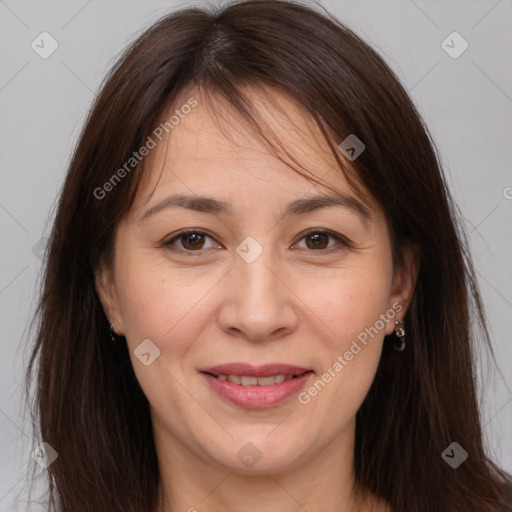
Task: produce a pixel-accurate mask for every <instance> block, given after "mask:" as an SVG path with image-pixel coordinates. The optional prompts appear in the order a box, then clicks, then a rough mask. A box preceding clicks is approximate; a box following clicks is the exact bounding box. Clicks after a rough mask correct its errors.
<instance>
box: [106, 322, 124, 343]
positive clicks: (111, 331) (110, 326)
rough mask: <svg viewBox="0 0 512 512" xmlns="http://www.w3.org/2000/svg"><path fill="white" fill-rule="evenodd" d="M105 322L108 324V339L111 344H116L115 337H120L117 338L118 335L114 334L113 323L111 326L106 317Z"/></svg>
mask: <svg viewBox="0 0 512 512" xmlns="http://www.w3.org/2000/svg"><path fill="white" fill-rule="evenodd" d="M107 322H108V324H109V329H108V334H109V336H110V339H111V340H112V341H113V342H116V341H117V340H116V336H117V337H118V338H120V337H121V336H119V335H118V334H116V333H115V332H114V324H113V323H112V324H111V323H110V320H109V318H108V316H107Z"/></svg>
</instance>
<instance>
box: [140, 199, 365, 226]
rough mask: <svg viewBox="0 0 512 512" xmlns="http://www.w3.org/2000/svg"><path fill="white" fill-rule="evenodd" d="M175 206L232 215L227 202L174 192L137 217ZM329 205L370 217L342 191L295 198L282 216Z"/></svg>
mask: <svg viewBox="0 0 512 512" xmlns="http://www.w3.org/2000/svg"><path fill="white" fill-rule="evenodd" d="M176 207H181V208H186V209H188V210H193V211H197V212H201V213H208V214H211V215H219V214H225V215H231V216H232V215H234V211H233V208H232V206H231V205H230V204H229V203H226V202H224V201H219V200H218V199H215V198H213V197H209V196H199V195H193V196H191V195H185V194H174V195H171V196H169V197H166V198H165V199H163V200H162V201H160V202H159V203H157V204H155V205H154V206H152V207H151V208H149V209H148V210H146V211H145V212H144V213H143V214H142V216H141V218H140V219H139V222H142V221H143V220H145V219H147V218H148V217H151V216H153V215H155V214H156V213H158V212H160V211H162V210H166V209H169V208H176ZM331 207H343V208H348V209H350V210H352V211H353V212H354V213H356V214H357V215H358V216H359V217H361V220H363V222H365V223H366V221H367V220H369V219H370V217H371V216H370V212H369V210H368V208H367V207H366V206H365V205H364V204H363V203H361V202H360V201H359V200H357V199H356V198H355V197H352V196H350V195H348V194H345V193H344V192H336V194H335V195H330V194H329V195H317V196H310V197H304V198H301V199H295V200H294V201H291V202H290V203H288V204H287V205H286V208H285V211H284V216H285V217H286V216H289V215H304V214H306V213H311V212H313V211H315V210H319V209H321V208H331Z"/></svg>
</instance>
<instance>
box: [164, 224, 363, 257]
mask: <svg viewBox="0 0 512 512" xmlns="http://www.w3.org/2000/svg"><path fill="white" fill-rule="evenodd" d="M191 234H195V235H205V236H207V237H208V238H211V239H212V240H213V237H212V236H211V235H210V234H209V233H207V232H206V231H203V230H202V229H185V230H183V231H180V232H179V233H177V234H176V235H174V236H173V237H172V238H170V239H169V240H166V241H164V242H163V243H162V244H161V245H162V247H166V248H167V249H169V250H171V251H175V252H181V253H185V254H187V255H188V256H200V255H201V253H202V252H203V251H204V250H208V249H198V250H196V251H191V250H188V249H183V248H177V247H173V245H172V244H173V243H174V242H176V241H178V240H179V239H180V238H184V237H186V236H187V235H191ZM316 234H322V235H324V234H325V235H328V236H329V237H330V238H332V239H334V240H336V241H337V242H338V244H339V245H340V246H338V247H336V246H335V247H330V248H328V249H306V250H307V251H308V252H313V253H316V254H318V253H325V254H331V253H332V252H337V251H342V250H344V249H350V248H352V247H353V246H352V243H351V242H350V241H349V240H348V239H347V238H345V237H343V236H341V235H339V234H337V233H334V232H332V231H329V230H326V229H317V228H315V229H311V230H308V231H306V232H305V233H303V234H302V236H301V238H299V241H301V240H303V239H304V238H306V237H308V236H311V235H316Z"/></svg>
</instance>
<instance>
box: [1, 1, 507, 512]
mask: <svg viewBox="0 0 512 512" xmlns="http://www.w3.org/2000/svg"><path fill="white" fill-rule="evenodd" d="M201 3H202V2H196V5H200V4H201ZM321 3H322V5H324V6H325V7H327V8H328V9H329V10H331V11H332V12H333V13H334V14H335V15H337V16H338V17H339V18H340V19H341V20H342V21H344V22H345V23H347V24H348V25H349V26H351V27H352V28H353V29H355V31H356V32H357V33H358V34H360V35H361V36H362V37H363V38H364V39H365V40H366V41H368V42H370V43H371V44H372V45H373V47H374V48H376V49H377V50H378V51H379V52H380V53H381V54H382V55H383V56H384V57H385V59H386V61H387V62H388V64H389V65H390V66H391V67H392V68H393V70H394V71H395V72H396V73H397V74H398V76H399V77H400V79H401V80H402V82H403V83H404V85H405V86H406V88H407V89H408V90H409V92H410V94H411V96H412V98H413V100H414V101H415V103H416V105H417V106H418V108H419V110H420V112H421V113H422V115H423V117H424V119H425V121H426V123H427V125H428V126H429V128H430V130H431V132H432V134H433V136H434V139H435V141H436V143H437V145H438V148H439V150H440V155H441V158H442V161H443V164H444V166H445V170H446V173H447V177H448V181H449V186H450V188H451V190H452V192H453V194H454V197H455V199H456V201H457V202H458V204H459V206H460V208H461V211H462V214H463V216H464V219H465V224H466V228H467V232H468V237H469V241H470V244H471V248H472V251H473V254H474V259H475V264H476V269H477V272H478V277H479V280H480V283H481V288H482V293H483V297H484V301H485V304H486V307H487V312H488V317H489V321H490V325H491V327H492V332H493V340H494V346H495V352H496V358H497V362H498V368H496V367H494V366H493V365H492V363H489V362H488V361H487V359H486V358H484V359H483V360H482V363H484V368H485V370H484V371H483V372H482V373H481V378H480V380H481V381H482V384H483V385H482V414H483V417H484V420H483V424H484V430H485V435H486V437H487V439H488V443H489V449H490V452H491V454H492V456H493V457H494V458H495V459H496V460H498V461H499V462H500V463H501V464H502V466H503V467H504V468H505V469H507V470H508V471H511V472H512V428H511V426H512V391H511V389H512V351H511V350H510V347H511V342H510V329H511V327H512V322H511V317H512V272H511V266H510V262H511V253H512V251H511V240H512V237H511V235H512V229H511V224H512V223H511V222H510V221H511V219H512V215H511V214H512V173H511V172H510V162H511V160H512V128H511V118H512V67H511V65H510V49H511V48H512V23H511V22H512V2H511V0H500V1H496V0H478V1H460V2H458V1H427V0H414V1H412V0H400V1H355V0H351V1H338V2H336V1H334V0H331V1H323V2H321ZM178 5H179V6H184V5H190V3H183V2H180V3H177V2H173V1H168V2H162V1H159V2H156V1H149V2H130V1H123V2H120V1H100V0H92V1H86V0H84V1H69V0H68V1H61V2H49V1H48V2H46V1H45V2H41V1H38V2H27V1H20V0H5V1H3V0H0V47H1V53H0V111H1V117H0V155H1V164H0V169H1V171H0V180H1V181H0V183H1V186H0V234H1V240H2V251H1V264H0V316H1V322H2V324H1V325H2V338H1V340H0V347H1V357H0V384H1V386H0V390H1V393H0V432H1V436H0V461H1V462H0V510H1V511H4V510H6V511H7V510H17V506H16V505H15V498H16V496H17V494H18V493H19V492H21V491H23V489H24V488H26V485H27V482H26V467H27V463H28V461H29V459H30V451H29V447H30V446H31V431H30V424H29V422H28V418H27V415H26V414H25V413H24V412H23V409H22V377H23V370H24V368H25V365H26V360H27V349H26V339H25V337H26V327H27V323H28V320H29V318H30V315H31V313H32V312H33V309H34V306H35V289H36V286H37V279H38V273H39V271H40V267H41V259H40V253H39V252H38V250H37V249H35V250H33V248H34V246H36V244H38V242H39V241H40V240H41V238H42V237H44V236H46V235H47V234H48V232H49V222H50V221H51V218H52V211H51V208H52V205H53V204H54V201H55V199H56V194H57V191H58V189H59V187H60V186H61V183H62V180H63V177H64V175H65V172H66V167H67V165H68V163H69V159H70V155H71V151H72V148H73V146H74V144H75V142H76V139H77V136H78V134H79V130H80V128H81V126H82V124H83V121H84V118H85V115H86V112H87V110H88V108H89V105H90V104H91V101H92V99H93V98H94V94H95V91H97V89H98V87H99V84H100V82H101V80H102V78H103V76H104V75H105V73H106V71H107V70H108V69H109V67H110V66H111V65H112V64H113V62H114V60H115V58H116V56H117V55H118V54H119V52H120V51H121V49H122V48H123V47H124V46H125V45H126V44H127V43H128V42H130V41H131V40H132V39H133V38H134V37H135V36H136V35H137V34H139V33H140V31H141V29H142V28H145V27H147V26H149V25H150V24H151V23H152V22H153V21H155V20H156V19H157V18H158V17H159V16H161V15H162V14H164V13H165V12H167V11H169V10H172V9H173V8H174V7H176V6H178ZM43 31H47V32H49V33H50V34H51V36H52V37H53V38H54V39H55V40H56V41H57V42H58V45H59V46H58V48H57V50H56V51H55V52H54V53H53V54H52V55H51V56H50V57H49V58H47V59H42V58H41V57H40V56H39V55H38V54H37V53H36V52H35V51H34V50H33V49H32V48H31V43H32V41H33V40H35V39H36V38H37V37H38V36H39V34H40V33H41V32H43ZM453 31H457V32H459V33H460V34H461V35H462V37H463V38H464V39H465V40H466V41H467V42H468V44H469V47H468V49H467V50H466V51H465V52H464V53H462V54H461V55H460V56H459V57H458V58H456V59H454V58H452V57H450V56H449V55H448V54H447V53H446V52H445V50H444V49H443V47H442V46H441V43H442V41H443V40H445V38H446V37H447V36H448V35H449V34H451V33H452V32H453ZM448 41H450V40H448ZM448 44H450V45H452V43H451V42H449V43H448ZM453 45H454V48H455V50H456V49H458V48H460V43H459V42H457V41H455V42H454V43H453ZM42 245H43V246H44V242H43V243H42ZM440 250H442V248H440ZM469 456H471V454H469ZM418 464H421V460H419V461H418ZM39 474H42V470H40V471H39ZM36 509H37V510H40V508H38V507H36V506H35V505H31V507H30V510H36ZM41 510H42V509H41Z"/></svg>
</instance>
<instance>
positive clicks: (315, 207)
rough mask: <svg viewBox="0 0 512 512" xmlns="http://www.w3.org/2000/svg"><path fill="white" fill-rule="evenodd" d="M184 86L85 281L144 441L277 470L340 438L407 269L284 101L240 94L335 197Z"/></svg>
mask: <svg viewBox="0 0 512 512" xmlns="http://www.w3.org/2000/svg"><path fill="white" fill-rule="evenodd" d="M191 96H193V97H194V98H195V99H196V100H197V105H196V106H195V107H193V108H191V109H184V110H181V111H180V112H181V114H182V115H180V116H179V122H178V123H177V124H176V125H175V126H174V128H173V129H172V132H171V133H170V137H169V141H168V148H167V147H166V146H167V141H165V145H164V144H163V143H162V144H160V145H158V146H157V147H156V148H155V149H153V150H151V151H152V153H151V155H150V156H149V158H150V159H151V160H150V161H151V166H150V168H149V169H147V171H148V174H147V175H146V176H145V177H144V180H143V181H142V183H141V186H140V187H139V190H138V193H137V197H136V200H135V203H134V206H133V207H132V209H131V211H130V212H129V215H128V216H127V217H126V218H125V219H124V220H123V222H121V223H120V225H119V226H118V230H117V233H116V240H115V257H114V261H113V271H110V270H109V269H103V270H101V271H99V272H98V273H97V281H96V286H97V289H98V292H99V294H100V298H101V300H102V303H103V305H104V308H105V311H106V313H107V314H108V315H109V317H110V319H111V321H113V322H114V326H115V331H116V332H117V333H118V334H124V335H125V336H126V339H127V343H128V347H129V351H130V357H131V359H132V364H133V367H134V371H135V374H136V377H137V379H138V381H139V382H140V385H141V387H142V389H143V391H144V393H145V395H146V396H147V398H148V400H149V403H150V407H151V415H152V420H153V425H154V429H155V439H156V441H157V444H159V445H163V444H165V445H166V446H167V447H169V449H171V448H172V449H173V450H177V451H180V450H181V453H182V454H184V453H187V454H188V455H189V456H193V457H196V458H198V459H201V460H203V461H208V463H209V464H211V463H212V462H213V463H214V464H219V465H221V466H223V467H227V468H229V469H231V470H234V471H239V472H244V471H253V472H259V471H261V472H264V471H265V472H266V471H281V470H286V469H289V468H292V467H293V466H294V465H298V464H302V463H307V462H308V461H311V460H312V458H313V457H315V455H319V454H320V453H322V452H324V453H325V452H326V451H328V450H330V449H331V448H332V447H333V446H335V444H336V443H347V442H348V443H350V442H353V435H354V425H355V414H356V412H357V410H358V408H359V407H360V405H361V403H362V402H363V399H364V397H365V395H366V393H367V392H368V390H369V388H370V385H371V383H372V380H373V378H374V375H375V372H376V370H377V366H378V363H379V357H380V354H381V349H382V343H383V338H384V335H385V334H390V333H391V332H392V331H393V329H394V327H395V320H397V319H398V320H401V319H402V318H403V316H404V314H405V310H406V307H407V304H408V301H409V297H410V293H411V290H412V282H413V279H412V277H411V272H407V271H402V270H399V269H396V270H395V272H393V266H392V258H391V246H390V236H389V231H388V227H387V225H386V222H385V218H384V215H383V213H382V211H381V210H380V209H379V208H378V207H376V205H373V207H371V208H368V207H365V206H363V204H362V203H361V201H360V199H358V198H357V196H356V195H355V194H354V192H353V191H352V190H351V188H350V187H349V186H348V184H347V182H346V181H345V179H344V178H343V177H342V175H341V172H340V171H339V170H338V168H337V165H336V162H335V159H334V157H333V156H332V154H331V153H330V152H329V151H328V149H327V147H326V145H325V142H324V141H323V139H322V137H321V135H320V132H319V130H318V128H317V127H316V125H315V124H314V122H313V121H312V120H311V119H310V118H308V117H307V115H306V114H305V113H304V112H303V111H302V110H301V109H300V108H299V107H297V105H296V104H295V103H293V102H291V101H290V100H289V99H287V98H286V97H284V96H282V95H280V94H274V96H273V97H274V100H276V101H279V102H280V104H281V105H282V107H283V110H284V112H286V115H284V114H283V113H279V112H278V111H277V110H276V109H275V108H273V107H272V106H271V104H270V103H268V100H266V99H265V97H264V96H263V95H262V94H260V93H257V92H256V91H253V93H252V96H253V99H254V101H255V102H256V104H257V106H258V107H259V109H260V111H261V112H262V113H263V114H264V118H265V120H266V121H267V122H268V123H269V124H270V126H271V127H272V128H273V129H274V130H275V132H276V133H277V135H278V136H280V137H281V139H282V140H283V141H285V143H286V148H287V149H288V151H289V152H290V153H291V154H292V155H294V156H295V157H296V158H297V159H298V161H299V162H300V163H301V165H302V166H303V167H304V168H306V169H307V170H308V172H309V173H311V174H312V175H314V176H316V177H318V178H321V179H322V181H323V183H325V184H327V185H328V186H330V187H331V188H334V189H336V190H337V191H338V196H337V201H330V202H329V201H325V200H324V201H323V202H322V201H318V200H315V199H318V198H326V197H334V195H333V192H332V191H330V190H329V189H328V188H326V187H324V186H321V185H317V184H314V183H312V182H310V181H308V180H306V179H305V178H304V177H302V176H301V175H300V174H298V173H297V172H295V171H293V170H292V169H290V168H289V167H288V166H287V165H286V164H285V163H283V162H282V161H281V160H279V159H278V158H276V157H275V156H272V155H271V154H270V153H269V151H268V149H266V148H265V146H263V144H262V143H261V142H259V141H258V140H257V139H255V138H253V137H252V136H251V135H250V134H249V132H248V131H246V130H245V128H244V125H243V123H241V122H239V121H237V120H236V119H235V118H229V114H230V112H229V110H228V109H227V108H226V107H224V106H222V105H221V104H220V103H219V104H218V105H217V108H218V112H220V113H222V114H223V117H222V119H224V120H226V119H227V120H228V122H227V123H223V124H222V127H223V129H222V128H219V124H218V120H216V119H215V117H212V115H211V113H210V112H211V109H207V108H206V104H205V102H204V101H203V99H202V98H201V97H200V96H199V95H198V94H195V95H193V94H192V95H191ZM184 98H185V99H184V100H183V101H182V102H181V103H180V104H178V105H177V107H176V108H178V109H179V106H180V105H181V104H186V103H187V100H188V99H189V97H188V96H186V97H185V96H184ZM189 110H190V111H189ZM185 111H187V112H189V113H187V114H183V112H185ZM171 114H172V113H170V114H169V116H168V117H170V116H171ZM228 127H229V134H228V135H229V137H226V135H225V134H226V129H228ZM340 142H341V140H340ZM340 156H341V157H342V158H343V155H342V154H341V153H340ZM148 162H149V160H148ZM347 164H350V162H348V161H347ZM162 168H163V172H162ZM133 172H136V171H133ZM160 175H161V176H160ZM157 182H158V185H157ZM155 186H156V189H155V191H154V194H153V195H152V197H151V198H150V200H149V202H148V203H147V204H145V203H146V201H147V199H148V197H149V196H150V195H151V193H152V191H153V189H154V188H155ZM113 193H115V192H113ZM177 196H180V197H179V198H178V199H177ZM171 197H174V199H173V200H172V201H171V200H170V199H169V198H171ZM206 197H207V198H208V199H202V198H206ZM103 200H105V201H107V200H108V196H107V197H106V198H105V199H103ZM365 210H366V213H365ZM183 230H190V233H189V234H188V235H186V236H185V235H182V236H180V233H181V232H182V231H183ZM311 230H314V231H315V232H317V233H316V234H315V233H308V232H310V231H311ZM338 237H339V238H338ZM226 365H230V367H227V368H215V367H218V366H226ZM244 365H246V366H244ZM277 365H281V366H277ZM206 371H208V372H209V373H212V374H214V375H217V374H218V375H221V376H220V377H218V376H211V375H209V374H208V373H206ZM228 374H229V376H228V377H226V375H228ZM293 374H295V375H297V374H298V376H295V377H292V375H293ZM258 375H259V377H258ZM244 377H245V378H244ZM283 379H285V381H284V382H281V381H282V380H283ZM239 382H240V383H239ZM333 443H334V444H333Z"/></svg>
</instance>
